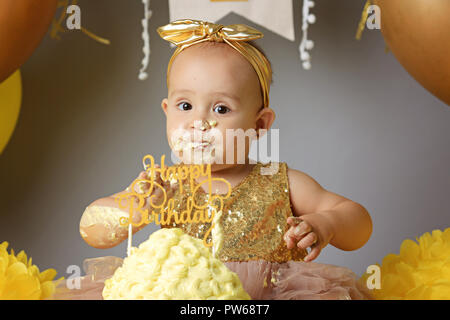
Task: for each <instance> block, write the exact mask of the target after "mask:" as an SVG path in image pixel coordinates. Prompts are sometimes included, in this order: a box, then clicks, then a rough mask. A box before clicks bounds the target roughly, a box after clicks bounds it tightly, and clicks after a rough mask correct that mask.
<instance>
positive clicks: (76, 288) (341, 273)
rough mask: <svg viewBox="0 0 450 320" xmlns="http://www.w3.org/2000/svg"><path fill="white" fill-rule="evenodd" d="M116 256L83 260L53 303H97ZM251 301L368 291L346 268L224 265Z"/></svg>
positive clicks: (357, 295)
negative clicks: (79, 270)
mask: <svg viewBox="0 0 450 320" xmlns="http://www.w3.org/2000/svg"><path fill="white" fill-rule="evenodd" d="M122 261H123V260H122V259H121V258H119V257H113V256H107V257H99V258H92V259H86V260H85V261H84V263H83V268H84V271H85V273H86V275H85V276H83V277H80V278H75V279H73V278H70V279H66V280H65V281H62V282H60V283H59V284H58V286H57V288H56V291H55V294H54V297H53V299H55V300H101V299H102V291H103V287H104V281H105V280H106V279H108V278H110V277H112V275H113V274H114V271H115V270H116V269H117V268H118V267H120V266H121V265H122ZM225 265H226V266H227V267H228V268H229V269H230V270H231V271H233V272H235V273H236V274H237V275H238V276H239V278H240V279H241V281H242V284H243V286H244V289H245V290H246V291H247V292H248V294H249V295H250V296H251V298H252V299H253V300H367V299H372V296H371V294H370V291H369V290H368V289H367V288H366V287H365V286H364V285H363V284H362V283H361V282H360V281H359V280H358V277H357V276H356V274H355V273H353V272H352V270H350V269H349V268H345V267H339V266H335V265H330V264H322V263H315V262H303V261H289V262H286V263H275V262H268V261H265V260H256V261H246V262H225Z"/></svg>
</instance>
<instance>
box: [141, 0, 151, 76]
mask: <svg viewBox="0 0 450 320" xmlns="http://www.w3.org/2000/svg"><path fill="white" fill-rule="evenodd" d="M142 3H143V4H144V19H142V28H143V31H142V39H143V40H144V48H143V49H142V51H143V52H144V58H143V59H142V68H141V70H140V71H139V80H145V79H147V78H148V74H147V72H145V69H147V67H148V62H149V60H150V36H149V34H148V20H150V17H151V16H152V11H151V10H150V0H142Z"/></svg>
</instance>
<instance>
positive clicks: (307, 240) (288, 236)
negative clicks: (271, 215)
mask: <svg viewBox="0 0 450 320" xmlns="http://www.w3.org/2000/svg"><path fill="white" fill-rule="evenodd" d="M319 215H320V214H309V215H304V216H302V218H300V217H289V218H288V219H287V223H288V224H289V225H290V226H291V227H290V228H289V230H288V231H287V232H286V233H285V235H284V240H285V241H286V245H287V247H288V249H292V248H295V246H297V247H298V248H300V249H306V248H308V247H310V248H311V251H310V252H309V253H308V255H307V256H306V257H305V258H304V261H306V262H307V261H312V260H314V259H316V258H317V257H318V256H319V254H320V252H321V251H322V249H323V248H324V247H325V246H326V245H327V244H328V243H329V242H330V240H331V238H332V234H331V232H329V228H327V227H325V226H323V228H320V227H319V225H320V223H321V222H322V223H323V222H324V221H320V220H322V217H320V216H319ZM310 220H311V222H308V221H310Z"/></svg>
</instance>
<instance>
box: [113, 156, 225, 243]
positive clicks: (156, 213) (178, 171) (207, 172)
mask: <svg viewBox="0 0 450 320" xmlns="http://www.w3.org/2000/svg"><path fill="white" fill-rule="evenodd" d="M164 160H165V155H162V156H161V167H160V168H157V167H155V160H154V158H153V156H151V155H146V156H144V158H143V160H142V162H143V165H144V168H145V170H146V173H147V177H149V179H136V180H135V181H134V182H133V183H132V185H131V191H130V192H127V193H123V194H120V195H118V196H116V197H115V201H116V202H117V203H118V204H119V206H120V208H122V209H128V213H129V216H128V218H127V217H121V218H120V220H119V223H120V225H122V226H129V225H130V224H131V225H132V226H135V227H139V226H141V225H142V224H143V223H145V224H149V223H152V222H154V223H155V224H157V225H169V224H170V222H171V220H172V218H174V220H175V223H177V224H178V223H183V224H184V223H199V222H201V223H206V222H209V223H212V224H211V228H209V229H208V231H207V232H206V233H205V236H204V238H203V243H204V244H205V246H207V247H211V246H212V243H207V242H206V239H207V238H208V235H209V233H210V232H211V230H212V229H213V228H214V223H213V220H214V216H215V214H216V213H219V212H221V211H222V209H223V205H224V203H223V200H225V199H227V198H228V197H229V196H230V195H231V185H230V183H229V182H228V181H227V180H225V179H223V178H212V177H211V164H207V165H206V167H205V165H188V166H186V165H176V166H169V167H166V166H165V164H164ZM148 161H149V163H148ZM157 172H159V173H160V176H161V180H162V181H170V182H171V184H172V183H173V182H174V181H177V182H178V187H179V190H180V192H181V193H182V192H183V182H184V181H185V180H187V179H188V180H189V183H190V187H191V190H193V193H192V195H191V196H190V197H189V198H188V199H187V208H186V210H184V211H182V212H181V213H180V212H176V211H175V210H174V207H175V203H174V199H173V198H170V199H169V198H168V196H167V192H166V190H165V188H164V187H163V186H162V185H161V184H159V183H158V182H156V181H155V177H156V173H157ZM200 176H206V179H204V180H203V181H201V182H200V183H198V184H197V183H196V179H197V178H200ZM213 180H214V181H222V182H224V183H226V185H227V187H228V192H227V193H226V194H223V195H222V194H213V193H212V181H213ZM204 183H208V195H209V196H208V201H207V202H205V203H204V204H199V203H195V200H194V199H195V194H196V192H198V190H199V188H201V187H202V185H203V184H204ZM143 184H149V188H148V190H147V191H146V192H144V191H142V192H141V191H140V190H139V191H136V189H141V186H142V185H143ZM158 188H159V189H160V190H161V191H162V195H163V197H162V201H161V203H159V204H155V203H154V202H153V200H154V198H155V194H154V193H155V191H156V190H157V189H158ZM135 199H137V200H138V202H137V207H135V205H136V201H135ZM146 199H148V200H149V204H150V208H151V212H149V208H144V206H145V203H146ZM216 199H218V200H219V205H218V206H217V205H214V204H213V203H215V201H216ZM123 200H126V204H125V205H123ZM153 209H156V210H153ZM134 212H138V213H140V217H141V220H140V221H139V222H137V223H136V222H134V221H133V219H132V218H133V213H134Z"/></svg>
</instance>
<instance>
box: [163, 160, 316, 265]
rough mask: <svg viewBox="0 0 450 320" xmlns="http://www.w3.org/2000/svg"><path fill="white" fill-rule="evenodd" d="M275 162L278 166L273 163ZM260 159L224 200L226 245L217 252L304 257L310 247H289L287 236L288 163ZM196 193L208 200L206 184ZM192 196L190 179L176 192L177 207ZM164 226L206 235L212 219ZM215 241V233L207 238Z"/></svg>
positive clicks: (274, 258) (233, 257)
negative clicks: (263, 161)
mask: <svg viewBox="0 0 450 320" xmlns="http://www.w3.org/2000/svg"><path fill="white" fill-rule="evenodd" d="M271 164H274V165H275V166H271ZM276 164H277V163H267V164H263V163H261V162H258V163H256V165H255V166H254V167H253V168H252V171H251V172H250V173H249V174H248V175H247V176H246V177H245V178H244V179H243V180H242V181H241V182H240V183H239V184H238V185H236V186H235V187H233V188H232V191H231V195H230V197H229V198H227V199H225V200H224V206H223V210H222V215H221V217H220V220H219V222H220V224H221V228H222V231H223V234H224V239H223V246H222V248H221V250H220V251H219V252H218V253H217V254H218V257H219V259H220V260H222V261H249V260H258V259H263V260H267V261H270V262H280V263H281V262H287V261H289V260H295V261H301V260H303V258H304V257H305V256H306V255H307V252H306V250H304V249H298V248H297V247H295V248H294V249H288V248H287V246H286V242H285V241H284V239H283V236H284V234H285V233H286V231H287V230H288V229H289V225H288V224H287V218H288V217H290V216H292V210H291V204H290V199H289V183H288V178H287V165H286V163H284V162H279V163H278V170H272V171H274V172H272V173H271V174H263V172H264V170H266V173H267V171H268V170H270V168H274V167H275V168H276ZM199 190H200V192H197V193H196V194H195V202H196V203H198V204H200V203H206V202H207V200H208V194H207V192H205V191H204V190H203V189H202V188H199ZM189 196H192V193H191V190H190V186H189V182H186V183H184V184H183V192H180V191H179V190H178V191H176V192H175V194H174V203H175V208H176V210H174V211H178V212H181V211H183V210H185V209H186V203H187V199H188V197H189ZM164 227H169V228H170V227H178V228H181V229H183V230H184V232H186V233H187V234H189V235H191V236H194V237H197V238H199V239H203V238H204V236H205V233H206V232H207V231H208V229H210V227H211V223H190V224H187V223H186V224H176V223H175V222H173V221H171V223H170V224H169V225H166V226H164ZM210 241H211V234H209V235H208V238H207V242H210Z"/></svg>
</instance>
